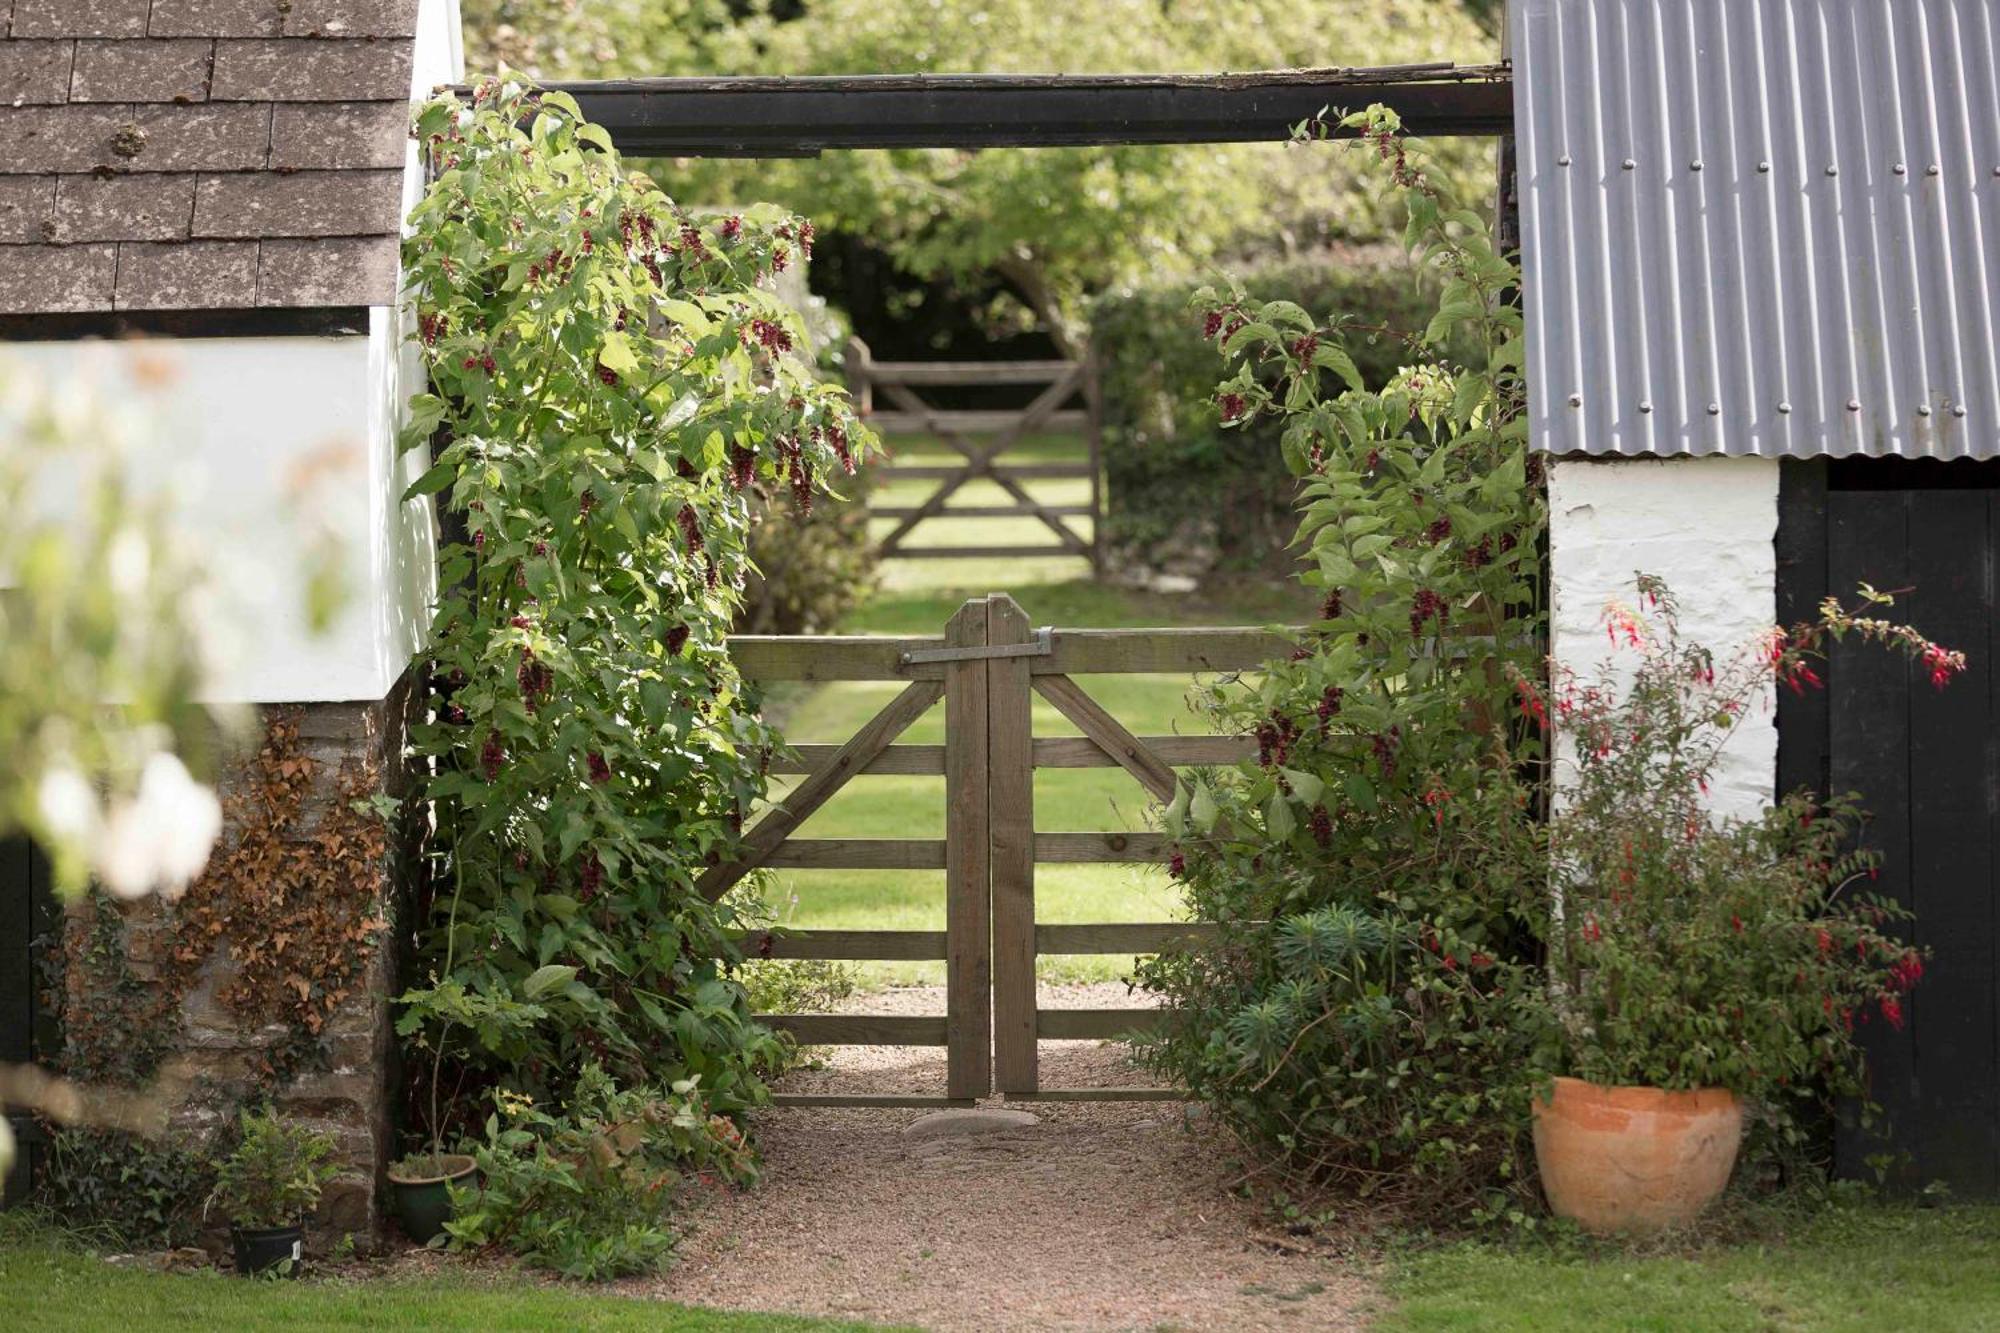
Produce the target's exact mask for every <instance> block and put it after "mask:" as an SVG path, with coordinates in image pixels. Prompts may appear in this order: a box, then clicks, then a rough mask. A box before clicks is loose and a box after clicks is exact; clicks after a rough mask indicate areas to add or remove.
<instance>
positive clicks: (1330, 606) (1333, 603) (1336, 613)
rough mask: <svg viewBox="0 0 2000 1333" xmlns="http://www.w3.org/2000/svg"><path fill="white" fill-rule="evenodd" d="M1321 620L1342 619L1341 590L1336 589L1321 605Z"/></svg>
mask: <svg viewBox="0 0 2000 1333" xmlns="http://www.w3.org/2000/svg"><path fill="white" fill-rule="evenodd" d="M1319 618H1320V619H1321V620H1338V619H1340V589H1338V588H1335V589H1334V590H1333V591H1332V592H1329V593H1328V594H1327V595H1326V600H1325V601H1323V602H1321V603H1320V604H1319Z"/></svg>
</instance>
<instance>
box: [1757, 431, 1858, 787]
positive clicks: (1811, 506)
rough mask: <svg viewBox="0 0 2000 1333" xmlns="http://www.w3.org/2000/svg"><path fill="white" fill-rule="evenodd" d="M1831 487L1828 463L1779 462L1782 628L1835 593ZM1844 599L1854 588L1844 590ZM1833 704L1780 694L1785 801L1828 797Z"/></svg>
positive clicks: (1812, 695) (1810, 695)
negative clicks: (1829, 552) (1830, 572)
mask: <svg viewBox="0 0 2000 1333" xmlns="http://www.w3.org/2000/svg"><path fill="white" fill-rule="evenodd" d="M1826 488H1827V460H1826V459H1824V458H1780V459H1779V460H1778V538H1777V564H1778V623H1779V624H1780V625H1796V624H1798V623H1799V622H1800V621H1805V620H1812V619H1815V618H1816V617H1817V616H1818V615H1819V604H1820V602H1821V601H1823V600H1824V599H1825V597H1826V595H1827V593H1829V592H1831V591H1833V589H1830V588H1828V587H1827V582H1826V541H1827V535H1826V525H1827V509H1826ZM1840 591H1841V592H1842V593H1843V594H1845V593H1851V592H1852V591H1853V589H1851V588H1844V589H1841V590H1840ZM1827 699H1828V692H1827V691H1825V690H1806V691H1805V692H1803V693H1800V694H1794V693H1793V692H1792V691H1790V690H1779V691H1778V789H1777V791H1776V792H1775V793H1774V795H1776V796H1778V797H1781V798H1782V797H1785V796H1788V795H1790V794H1791V793H1793V792H1795V791H1799V790H1801V789H1807V790H1811V791H1814V792H1817V793H1818V794H1819V795H1821V796H1822V797H1824V796H1826V795H1828V794H1829V793H1828V792H1827V790H1826V777H1827V769H1826V765H1827V725H1828V721H1827Z"/></svg>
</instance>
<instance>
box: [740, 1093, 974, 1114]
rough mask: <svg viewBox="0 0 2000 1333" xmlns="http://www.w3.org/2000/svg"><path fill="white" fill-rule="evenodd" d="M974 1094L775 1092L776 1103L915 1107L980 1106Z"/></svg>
mask: <svg viewBox="0 0 2000 1333" xmlns="http://www.w3.org/2000/svg"><path fill="white" fill-rule="evenodd" d="M978 1104H979V1102H978V1100H977V1099H976V1098H972V1097H925V1096H923V1095H921V1094H918V1093H909V1094H904V1093H900V1092H878V1093H870V1092H774V1093H772V1094H771V1105H773V1106H878V1107H909V1108H910V1109H912V1110H917V1109H922V1108H930V1109H936V1108H939V1107H949V1106H977V1105H978Z"/></svg>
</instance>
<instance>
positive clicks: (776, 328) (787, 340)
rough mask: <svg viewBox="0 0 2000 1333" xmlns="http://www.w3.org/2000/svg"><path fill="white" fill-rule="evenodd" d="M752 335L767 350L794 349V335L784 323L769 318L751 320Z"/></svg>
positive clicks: (787, 350) (781, 350)
mask: <svg viewBox="0 0 2000 1333" xmlns="http://www.w3.org/2000/svg"><path fill="white" fill-rule="evenodd" d="M750 336H751V337H752V338H754V339H755V340H756V341H757V343H758V344H759V345H760V346H762V347H763V349H764V350H765V351H767V352H789V351H791V350H792V335H791V334H790V333H789V332H788V331H787V330H786V328H785V326H784V325H782V324H776V323H773V322H772V321H770V320H768V319H753V320H751V321H750Z"/></svg>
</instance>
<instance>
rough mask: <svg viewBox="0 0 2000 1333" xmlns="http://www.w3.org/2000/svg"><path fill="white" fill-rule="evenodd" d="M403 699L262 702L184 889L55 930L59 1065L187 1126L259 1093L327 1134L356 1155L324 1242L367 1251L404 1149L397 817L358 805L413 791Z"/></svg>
mask: <svg viewBox="0 0 2000 1333" xmlns="http://www.w3.org/2000/svg"><path fill="white" fill-rule="evenodd" d="M408 697H409V692H408V691H407V690H406V689H405V688H404V687H402V686H399V687H398V688H397V690H396V691H395V692H394V693H393V694H392V695H391V696H390V697H389V698H388V699H385V700H381V701H378V702H375V703H358V704H354V703H337V704H310V705H300V706H274V707H267V708H264V709H262V710H260V720H261V721H262V722H263V724H264V727H265V733H264V737H263V748H262V749H261V750H256V751H255V752H254V753H242V754H239V755H238V756H237V757H236V758H235V760H234V761H233V762H232V763H231V764H230V765H229V766H228V768H227V769H226V771H225V774H224V777H223V780H222V782H221V784H220V789H221V793H222V796H223V801H224V807H225V810H226V811H227V822H226V824H225V828H224V832H223V839H222V842H221V844H220V845H219V846H218V847H217V848H216V853H215V857H214V859H213V860H212V862H211V865H210V869H209V871H208V872H207V873H206V874H205V875H204V876H203V877H202V878H201V879H200V880H197V881H196V883H195V884H194V885H193V886H192V887H190V889H189V890H188V893H187V895H186V896H185V897H184V898H183V899H182V900H181V901H180V902H179V903H176V904H166V903H162V902H159V901H157V900H144V901H141V902H138V903H132V904H119V903H115V902H113V901H111V900H109V899H107V898H104V897H102V896H93V897H91V898H89V899H86V900H84V902H82V903H80V904H79V905H78V906H77V907H75V908H73V909H72V911H71V915H70V919H69V921H68V923H67V926H66V931H65V941H64V962H63V1005H62V1008H63V1020H62V1021H63V1030H64V1063H65V1065H66V1066H68V1068H69V1071H70V1072H71V1073H72V1074H73V1075H74V1076H76V1077H78V1078H81V1079H104V1080H110V1081H117V1082H125V1083H131V1084H139V1085H142V1086H143V1085H145V1084H146V1083H148V1082H150V1083H151V1084H152V1086H154V1088H155V1089H156V1091H157V1092H158V1093H159V1095H160V1096H161V1097H162V1098H163V1099H164V1100H165V1102H166V1104H167V1111H168V1118H169V1124H170V1127H171V1129H170V1132H171V1133H172V1134H173V1135H174V1136H176V1137H177V1138H180V1139H182V1140H184V1141H189V1142H207V1141H209V1140H211V1139H212V1138H214V1137H215V1136H217V1135H218V1134H222V1135H226V1134H227V1132H228V1130H229V1127H230V1126H231V1125H232V1124H233V1123H234V1120H235V1118H236V1115H237V1112H238V1110H239V1109H240V1108H242V1107H244V1106H257V1105H261V1104H263V1103H264V1102H266V1101H269V1102H270V1103H271V1105H272V1106H274V1107H275V1108H276V1110H277V1111H278V1112H279V1113H280V1114H282V1115H285V1116H288V1117H291V1118H295V1119H297V1120H298V1121H300V1122H302V1123H304V1124H307V1125H309V1126H311V1127H312V1128H315V1129H319V1130H323V1131H325V1132H327V1133H329V1134H331V1135H332V1136H333V1137H334V1138H335V1140H336V1141H337V1142H338V1144H339V1150H340V1157H341V1159H342V1160H343V1162H344V1163H345V1164H346V1167H347V1170H346V1172H345V1173H344V1174H343V1176H342V1177H341V1178H340V1179H339V1180H337V1181H336V1182H335V1183H334V1184H333V1185H331V1186H330V1187H329V1188H328V1189H327V1191H326V1194H325V1196H324V1198H323V1201H322V1205H321V1209H320V1214H319V1217H318V1218H317V1219H316V1222H315V1225H314V1228H313V1232H314V1234H313V1240H314V1242H315V1243H316V1244H317V1245H321V1246H324V1245H328V1244H331V1243H333V1242H334V1241H336V1240H337V1239H338V1238H339V1237H340V1236H341V1235H344V1234H353V1235H354V1236H355V1239H356V1242H357V1244H358V1245H359V1246H361V1247H362V1248H364V1249H365V1248H367V1247H368V1246H369V1244H370V1243H371V1242H372V1240H373V1238H374V1237H375V1235H376V1234H377V1232H378V1231H379V1229H380V1223H381V1219H382V1197H381V1181H382V1179H383V1170H384V1168H385V1167H386V1165H387V1164H388V1162H389V1160H390V1159H391V1158H392V1157H393V1156H394V1155H395V1154H396V1144H395V1140H394V1132H393V1125H392V1120H391V1096H392V1093H393V1090H394V1080H395V1077H396V1066H395V1045H394V1042H393V1031H392V1027H391V1015H390V1000H391V998H392V997H393V996H394V995H395V994H396V993H397V991H398V989H399V988H398V985H397V981H398V970H399V967H400V964H401V961H402V960H401V959H400V958H399V957H398V956H397V951H396V948H395V940H396V932H395V930H394V926H393V923H394V922H396V921H397V920H398V919H399V918H400V917H401V916H402V900H403V898H404V896H405V885H406V882H407V875H406V874H405V873H404V871H405V867H404V865H403V864H402V858H401V855H400V852H399V848H400V847H401V846H402V845H403V840H402V838H401V836H400V832H401V830H399V829H398V828H396V827H394V825H395V824H396V823H398V822H400V819H396V820H384V819H382V818H381V817H380V816H379V815H377V814H375V813H372V812H367V813H364V812H361V811H357V809H356V808H355V803H356V802H357V801H359V800H365V799H366V798H368V797H370V796H374V795H390V796H397V795H400V794H401V793H402V792H403V791H404V790H405V789H406V787H407V785H408V784H407V780H406V779H407V771H406V768H405V765H404V761H403V759H402V749H403V736H404V730H405V725H406V720H407V719H406V715H405V709H406V707H407V703H408ZM253 749H254V746H253Z"/></svg>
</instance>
